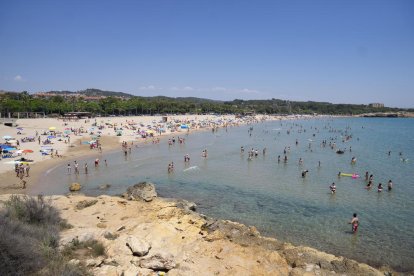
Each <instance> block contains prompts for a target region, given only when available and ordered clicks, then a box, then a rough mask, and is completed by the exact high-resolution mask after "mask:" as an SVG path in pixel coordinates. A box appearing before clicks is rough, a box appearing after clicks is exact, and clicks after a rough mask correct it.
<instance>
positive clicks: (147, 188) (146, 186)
mask: <svg viewBox="0 0 414 276" xmlns="http://www.w3.org/2000/svg"><path fill="white" fill-rule="evenodd" d="M125 197H126V198H127V199H129V200H144V201H146V202H150V201H152V200H153V199H154V198H155V197H157V192H156V191H155V185H154V184H152V183H150V182H141V183H138V184H135V185H134V186H131V187H128V189H127V191H126V195H125Z"/></svg>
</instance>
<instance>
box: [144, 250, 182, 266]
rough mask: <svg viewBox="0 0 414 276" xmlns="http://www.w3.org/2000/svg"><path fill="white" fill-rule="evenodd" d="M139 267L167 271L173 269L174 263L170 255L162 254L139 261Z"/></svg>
mask: <svg viewBox="0 0 414 276" xmlns="http://www.w3.org/2000/svg"><path fill="white" fill-rule="evenodd" d="M139 266H140V267H142V268H149V269H152V270H161V271H168V270H170V269H173V268H174V267H175V266H176V263H175V261H174V256H173V255H172V254H169V253H164V252H162V253H157V254H155V255H153V256H150V257H147V258H144V259H142V260H140V262H139Z"/></svg>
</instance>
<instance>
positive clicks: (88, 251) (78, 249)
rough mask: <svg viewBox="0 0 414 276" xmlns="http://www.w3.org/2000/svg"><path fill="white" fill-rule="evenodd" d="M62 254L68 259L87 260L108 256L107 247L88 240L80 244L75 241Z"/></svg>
mask: <svg viewBox="0 0 414 276" xmlns="http://www.w3.org/2000/svg"><path fill="white" fill-rule="evenodd" d="M62 254H63V255H64V256H65V257H67V258H68V259H74V258H75V259H78V260H82V259H86V258H88V257H89V258H92V257H99V256H105V255H106V249H105V246H104V245H103V244H102V243H101V242H99V241H97V240H93V239H92V240H88V241H84V242H80V241H79V240H77V239H75V240H73V241H72V242H71V243H70V244H68V245H67V246H65V248H64V249H63V250H62Z"/></svg>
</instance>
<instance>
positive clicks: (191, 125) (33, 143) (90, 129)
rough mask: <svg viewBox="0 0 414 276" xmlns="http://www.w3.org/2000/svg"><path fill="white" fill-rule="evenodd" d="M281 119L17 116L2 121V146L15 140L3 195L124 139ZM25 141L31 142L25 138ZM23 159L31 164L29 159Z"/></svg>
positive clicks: (1, 173) (0, 167)
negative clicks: (23, 171)
mask: <svg viewBox="0 0 414 276" xmlns="http://www.w3.org/2000/svg"><path fill="white" fill-rule="evenodd" d="M279 119H282V117H278V116H273V117H270V116H255V117H246V118H242V119H240V118H236V117H235V116H234V115H223V116H215V115H178V116H168V117H167V121H166V122H165V121H163V120H165V118H163V116H137V117H99V118H93V119H78V120H63V119H54V118H38V119H19V120H17V122H16V123H17V126H16V127H7V126H4V125H0V141H1V142H0V143H1V144H3V145H4V144H5V143H6V142H8V141H11V142H12V143H10V146H7V147H12V148H13V149H14V150H11V151H9V153H7V154H9V155H11V156H12V157H7V158H6V155H7V154H4V153H3V158H2V160H0V183H1V184H0V194H5V193H25V192H26V190H25V189H22V186H23V182H22V181H23V180H24V181H25V182H26V187H30V185H32V184H33V183H36V181H37V179H38V176H39V175H40V174H41V173H42V172H44V171H45V170H47V168H50V167H53V166H55V165H57V164H58V163H61V162H66V161H68V160H73V159H75V158H77V157H81V156H82V157H85V156H96V158H100V156H102V154H103V153H106V152H108V151H113V150H117V149H119V150H121V142H124V141H125V142H127V143H149V142H152V141H153V140H157V139H161V138H162V137H165V136H168V135H177V136H179V135H180V134H181V135H183V134H185V133H187V132H193V131H203V130H209V129H211V128H214V127H225V126H229V125H233V126H234V125H236V126H237V125H240V124H246V123H251V122H257V121H260V120H279ZM4 137H5V138H8V139H4ZM9 137H10V138H9ZM48 137H49V138H48ZM25 140H27V141H26V142H24V141H25ZM96 140H99V145H100V148H99V147H97V146H96V147H93V148H91V144H90V143H91V141H96ZM17 141H18V144H19V145H17ZM45 142H50V143H45ZM93 145H94V146H95V145H96V144H93ZM26 151H29V152H27V153H26ZM56 153H57V154H56ZM21 158H24V160H23V162H19V161H17V160H21ZM25 160H30V162H27V163H26V162H25ZM16 163H17V164H18V165H20V163H22V165H23V166H27V164H28V165H29V166H30V174H29V177H26V176H25V177H24V178H23V179H20V178H19V177H16V173H15V164H16Z"/></svg>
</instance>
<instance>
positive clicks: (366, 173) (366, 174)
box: [365, 172, 369, 181]
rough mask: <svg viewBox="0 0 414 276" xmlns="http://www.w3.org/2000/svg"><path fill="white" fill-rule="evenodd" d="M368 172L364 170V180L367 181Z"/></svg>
mask: <svg viewBox="0 0 414 276" xmlns="http://www.w3.org/2000/svg"><path fill="white" fill-rule="evenodd" d="M368 175H369V174H368V172H365V181H368V177H369V176H368Z"/></svg>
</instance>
